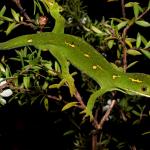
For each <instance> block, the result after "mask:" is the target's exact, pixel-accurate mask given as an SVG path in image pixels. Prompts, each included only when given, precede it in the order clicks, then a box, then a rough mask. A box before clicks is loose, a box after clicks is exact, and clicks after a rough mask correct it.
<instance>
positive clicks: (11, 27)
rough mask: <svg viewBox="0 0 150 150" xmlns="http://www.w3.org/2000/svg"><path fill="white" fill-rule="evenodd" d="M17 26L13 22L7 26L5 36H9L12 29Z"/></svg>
mask: <svg viewBox="0 0 150 150" xmlns="http://www.w3.org/2000/svg"><path fill="white" fill-rule="evenodd" d="M17 26H18V25H17V24H16V23H15V22H13V23H11V24H9V26H8V28H7V30H6V31H5V33H6V35H8V34H9V33H10V32H11V31H12V30H13V29H15V28H16V27H17Z"/></svg>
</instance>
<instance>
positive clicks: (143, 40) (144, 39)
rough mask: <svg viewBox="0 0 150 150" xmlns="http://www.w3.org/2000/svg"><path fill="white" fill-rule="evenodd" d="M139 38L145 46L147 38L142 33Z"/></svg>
mask: <svg viewBox="0 0 150 150" xmlns="http://www.w3.org/2000/svg"><path fill="white" fill-rule="evenodd" d="M141 40H142V43H143V44H144V45H145V46H146V44H147V40H146V38H145V37H144V36H143V35H141Z"/></svg>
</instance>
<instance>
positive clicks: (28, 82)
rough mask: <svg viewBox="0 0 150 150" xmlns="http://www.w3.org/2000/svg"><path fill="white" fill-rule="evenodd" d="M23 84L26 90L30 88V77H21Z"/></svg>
mask: <svg viewBox="0 0 150 150" xmlns="http://www.w3.org/2000/svg"><path fill="white" fill-rule="evenodd" d="M23 84H24V87H25V88H26V89H28V88H29V87H30V77H23Z"/></svg>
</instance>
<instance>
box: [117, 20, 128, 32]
mask: <svg viewBox="0 0 150 150" xmlns="http://www.w3.org/2000/svg"><path fill="white" fill-rule="evenodd" d="M127 23H128V21H122V22H121V23H119V24H118V25H117V29H118V31H119V30H120V29H122V28H123V27H125V26H126V25H127Z"/></svg>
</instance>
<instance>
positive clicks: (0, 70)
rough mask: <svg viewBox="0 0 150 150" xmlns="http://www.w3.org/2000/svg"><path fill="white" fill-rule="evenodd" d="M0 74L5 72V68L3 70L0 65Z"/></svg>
mask: <svg viewBox="0 0 150 150" xmlns="http://www.w3.org/2000/svg"><path fill="white" fill-rule="evenodd" d="M0 72H3V73H5V72H6V70H5V68H4V66H3V65H2V64H1V63H0Z"/></svg>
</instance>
